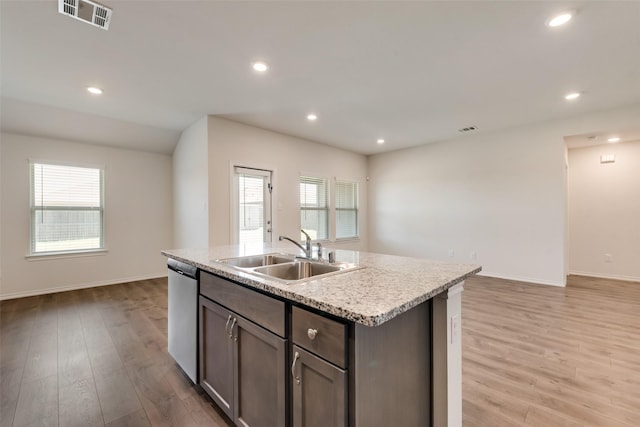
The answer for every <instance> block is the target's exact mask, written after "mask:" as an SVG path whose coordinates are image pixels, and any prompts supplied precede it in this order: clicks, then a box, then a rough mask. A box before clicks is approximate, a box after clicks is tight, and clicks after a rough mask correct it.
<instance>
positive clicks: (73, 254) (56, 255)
mask: <svg viewBox="0 0 640 427" xmlns="http://www.w3.org/2000/svg"><path fill="white" fill-rule="evenodd" d="M107 252H109V251H108V250H107V249H92V250H87V251H69V252H53V253H52V252H48V253H41V254H31V255H27V256H25V259H26V260H27V261H45V260H50V259H64V258H81V257H87V256H101V255H106V254H107Z"/></svg>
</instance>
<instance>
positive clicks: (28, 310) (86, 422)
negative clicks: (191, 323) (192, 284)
mask: <svg viewBox="0 0 640 427" xmlns="http://www.w3.org/2000/svg"><path fill="white" fill-rule="evenodd" d="M0 316H1V317H0V322H1V323H0V328H1V335H0V339H1V341H0V368H1V386H2V400H1V406H0V425H1V426H2V427H5V426H36V425H37V426H56V425H60V426H83V427H86V426H102V425H107V426H149V425H153V426H165V425H172V426H214V427H215V426H219V427H226V426H228V425H231V424H230V422H229V421H228V419H226V418H225V416H224V415H222V414H221V413H220V412H218V411H217V410H216V408H214V405H213V404H212V403H211V402H210V401H209V399H207V398H205V397H204V396H203V395H202V392H201V390H198V389H197V388H196V387H193V386H192V385H191V384H190V382H189V380H188V379H187V378H186V377H185V376H184V374H183V373H182V372H181V371H180V369H179V368H177V366H176V365H175V362H174V361H173V359H172V358H171V356H169V354H168V353H167V351H166V348H167V281H166V279H155V280H146V281H140V282H133V283H125V284H121V285H113V286H105V287H100V288H90V289H83V290H78V291H70V292H62V293H57V294H51V295H44V296H38V297H30V298H22V299H17V300H9V301H3V302H2V303H1V304H0Z"/></svg>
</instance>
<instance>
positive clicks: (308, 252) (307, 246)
mask: <svg viewBox="0 0 640 427" xmlns="http://www.w3.org/2000/svg"><path fill="white" fill-rule="evenodd" d="M300 231H302V233H303V234H304V235H305V237H306V238H307V239H306V241H305V246H302V245H301V244H300V243H298V242H296V241H295V240H293V239H291V238H289V237H287V236H280V237H278V240H280V241H283V240H288V241H290V242H291V243H293V244H294V245H296V246H297V247H299V248H300V250H301V251H302V252H304V256H305V257H307V258H309V259H311V236H309V235H308V234H307V232H306V231H304V230H300Z"/></svg>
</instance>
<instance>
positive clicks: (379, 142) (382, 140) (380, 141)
mask: <svg viewBox="0 0 640 427" xmlns="http://www.w3.org/2000/svg"><path fill="white" fill-rule="evenodd" d="M376 142H377V143H378V144H384V139H382V138H380V139H379V140H377V141H376Z"/></svg>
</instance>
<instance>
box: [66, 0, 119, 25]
mask: <svg viewBox="0 0 640 427" xmlns="http://www.w3.org/2000/svg"><path fill="white" fill-rule="evenodd" d="M58 12H60V13H61V14H63V15H67V16H70V17H72V18H75V19H77V20H79V21H84V22H86V23H87V24H91V25H93V26H95V27H100V28H102V29H104V30H108V29H109V23H110V22H111V12H112V11H111V9H109V8H108V7H105V6H102V5H101V4H98V3H95V2H92V1H90V0H58Z"/></svg>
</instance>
